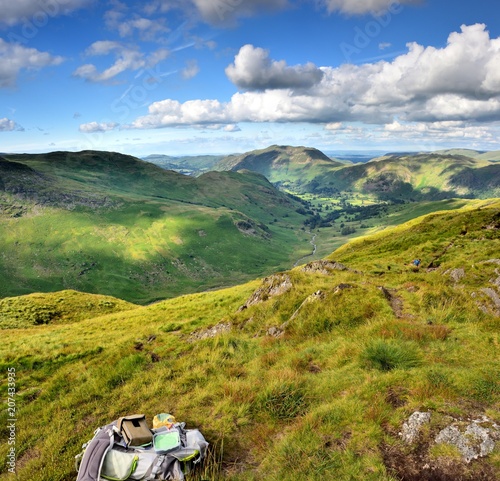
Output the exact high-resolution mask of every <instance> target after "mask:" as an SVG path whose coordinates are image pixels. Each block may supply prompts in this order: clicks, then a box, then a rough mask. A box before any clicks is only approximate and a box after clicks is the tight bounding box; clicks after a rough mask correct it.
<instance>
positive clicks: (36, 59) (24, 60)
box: [0, 38, 64, 88]
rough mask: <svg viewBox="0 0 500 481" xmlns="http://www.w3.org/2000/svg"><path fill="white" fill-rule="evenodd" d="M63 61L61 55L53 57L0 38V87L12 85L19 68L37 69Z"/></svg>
mask: <svg viewBox="0 0 500 481" xmlns="http://www.w3.org/2000/svg"><path fill="white" fill-rule="evenodd" d="M63 61H64V59H63V57H59V56H57V57H54V56H52V55H50V54H49V53H47V52H40V51H39V50H36V49H35V48H27V47H24V46H22V45H19V44H16V43H8V42H6V41H5V40H3V39H1V38H0V88H1V87H12V86H14V85H15V84H16V80H17V77H18V75H19V72H20V71H21V70H39V69H41V68H44V67H48V66H53V65H59V64H61V63H62V62H63Z"/></svg>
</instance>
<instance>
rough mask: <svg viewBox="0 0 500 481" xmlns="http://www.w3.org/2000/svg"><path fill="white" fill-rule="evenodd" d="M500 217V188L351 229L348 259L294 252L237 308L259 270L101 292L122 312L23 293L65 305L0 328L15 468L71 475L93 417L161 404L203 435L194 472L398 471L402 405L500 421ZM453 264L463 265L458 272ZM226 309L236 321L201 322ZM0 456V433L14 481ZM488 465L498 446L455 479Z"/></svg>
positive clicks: (96, 421) (323, 475)
mask: <svg viewBox="0 0 500 481" xmlns="http://www.w3.org/2000/svg"><path fill="white" fill-rule="evenodd" d="M499 215H500V204H499V201H498V200H497V201H493V200H492V201H485V202H477V203H476V204H474V205H472V206H469V207H468V208H462V209H459V210H455V211H449V212H442V213H436V214H431V215H428V216H426V217H424V218H422V219H416V220H413V221H411V222H409V223H407V224H405V225H403V226H399V227H396V228H393V229H392V230H391V231H387V232H381V233H379V234H377V235H375V236H373V237H367V238H365V239H361V240H359V241H353V242H351V243H349V244H347V245H345V246H344V247H342V248H340V249H339V250H337V251H336V252H334V253H333V254H332V258H334V259H336V260H339V261H342V262H344V263H345V264H346V265H347V266H348V267H349V268H350V269H351V270H346V271H335V272H334V273H333V274H331V275H325V274H321V273H306V272H304V271H302V270H301V267H300V266H299V267H297V268H294V269H292V270H291V271H288V272H287V274H288V276H289V277H290V280H291V283H292V288H291V289H290V290H288V291H287V292H285V293H284V294H281V295H278V296H272V295H268V296H264V298H265V299H266V300H264V301H263V302H260V303H257V304H255V305H252V306H250V307H248V308H246V309H239V307H240V306H242V305H243V304H244V303H245V301H246V300H247V299H248V298H249V297H250V295H251V294H252V293H253V292H254V291H255V290H256V289H257V288H258V287H260V286H261V281H260V280H255V281H252V282H249V283H246V284H241V285H238V286H235V287H231V288H227V289H223V290H213V291H209V292H203V293H199V294H191V295H186V296H182V297H176V298H173V299H170V300H166V301H162V302H158V303H155V304H152V305H149V306H141V307H138V306H130V305H127V304H125V303H124V304H123V305H118V303H119V301H118V300H115V301H112V300H110V299H108V301H109V302H116V307H117V308H119V310H117V311H115V312H99V307H98V306H99V301H98V300H97V298H96V297H95V296H92V295H88V294H83V293H79V294H76V293H54V294H51V295H42V294H38V295H37V296H36V298H33V297H30V296H28V297H26V298H19V299H18V300H17V301H16V302H18V305H19V306H27V305H31V304H27V303H28V302H32V304H33V305H34V304H37V305H43V306H49V307H50V306H52V305H53V302H56V300H57V299H58V296H59V298H62V299H63V300H62V301H60V302H58V303H57V305H58V306H59V309H60V311H61V312H63V311H64V312H65V313H66V314H65V315H66V316H68V317H67V318H66V320H60V321H59V320H54V321H51V322H49V323H48V324H42V325H38V326H28V324H29V323H27V324H26V325H25V327H22V328H21V327H18V328H10V329H4V330H3V331H2V341H3V342H2V345H1V346H0V365H1V368H2V371H3V372H6V370H7V369H8V368H9V367H14V368H15V370H16V390H17V396H16V406H17V408H18V412H17V419H18V421H17V424H16V427H17V434H16V454H17V467H18V473H17V474H18V478H19V479H29V480H35V481H36V480H43V481H46V480H63V481H70V480H74V479H75V477H76V474H75V472H74V471H73V458H74V456H75V455H76V454H77V453H78V452H80V450H81V445H82V443H84V442H85V441H87V440H88V439H90V438H91V436H92V433H93V431H94V429H95V428H96V427H97V426H100V425H103V424H106V423H108V422H109V421H111V420H113V419H116V418H118V417H119V416H122V415H126V414H133V413H138V412H140V413H145V414H146V415H147V419H148V421H149V422H150V423H151V420H152V418H153V416H154V415H155V414H157V413H160V412H170V413H172V414H174V415H175V417H176V419H178V420H179V421H184V422H186V423H187V427H198V428H199V429H200V430H201V431H202V432H203V434H204V435H205V436H206V438H207V439H208V441H209V442H210V443H211V447H212V450H211V452H210V459H209V463H208V464H207V465H206V466H205V467H204V469H203V471H201V472H200V473H198V475H196V476H197V477H196V476H194V477H192V479H193V480H200V479H210V480H211V481H216V480H221V481H222V480H225V481H249V480H266V481H267V480H275V481H278V480H279V481H281V480H315V479H317V480H320V479H339V480H344V479H345V480H348V479H349V480H360V481H361V480H362V481H366V480H370V481H381V480H385V481H396V480H397V479H400V475H399V474H398V473H396V472H394V471H392V470H391V469H390V468H389V463H388V461H387V459H388V458H387V453H388V452H389V453H391V452H392V453H396V452H398V453H402V454H401V455H402V456H403V457H402V458H401V459H402V461H403V462H405V461H407V462H411V459H412V458H411V453H409V452H408V451H409V448H408V447H405V446H404V445H403V444H402V441H401V440H400V438H399V437H398V435H397V433H398V431H400V430H401V426H402V424H403V422H404V421H405V420H406V419H407V418H408V416H409V415H410V414H411V413H412V412H414V411H416V410H420V411H422V410H426V411H430V412H432V413H433V415H434V416H435V418H436V421H435V423H437V424H435V425H434V424H433V425H432V426H431V428H432V429H434V428H435V427H436V426H437V425H438V424H439V423H440V422H441V420H445V419H447V418H449V417H454V418H464V419H468V418H472V419H476V418H478V417H481V416H482V415H487V416H488V417H489V418H490V419H492V420H493V421H495V422H496V423H497V424H498V423H500V386H499V384H498V372H499V369H500V365H499V362H498V359H499V356H498V354H499V352H498V350H499V346H500V344H499V343H500V338H499V335H498V321H497V319H498V315H497V314H495V311H494V304H493V301H492V300H491V299H490V298H488V296H486V295H485V294H484V292H483V291H482V289H484V288H486V287H492V288H494V285H493V284H492V283H491V280H492V279H496V277H498V274H496V270H497V269H498V265H497V264H495V263H488V262H485V261H488V260H491V259H494V258H498V252H500V237H499V234H498V232H499V229H498V224H497V223H496V222H497V220H498V217H499ZM464 226H466V229H465V230H464V229H463V227H464ZM495 226H496V227H495ZM207 235H208V234H207ZM410 254H411V256H410ZM416 254H418V255H421V257H422V258H423V259H425V260H426V261H427V262H429V260H431V259H432V260H434V261H435V262H436V263H438V262H439V265H438V266H437V267H436V268H435V269H432V270H429V271H427V269H426V268H425V267H424V268H422V269H421V270H420V271H418V272H414V271H412V270H411V269H410V268H409V267H407V266H406V265H405V262H406V261H407V260H408V258H410V259H411V258H412V257H413V255H416ZM427 255H428V257H426V256H427ZM388 265H390V266H392V268H391V269H390V270H388V269H387V266H388ZM453 268H463V269H464V272H465V275H464V277H463V278H461V279H460V280H459V281H458V282H456V281H454V280H453V279H452V278H451V277H450V275H449V273H448V271H449V269H453ZM339 286H342V288H339ZM382 286H383V287H385V289H386V290H387V291H388V292H390V293H391V295H392V302H391V300H390V299H389V298H388V297H387V295H386V294H385V293H384V291H383V290H382V289H381V287H382ZM318 292H319V293H318ZM314 293H316V295H313V294H314ZM51 296H52V297H51ZM394 299H398V300H399V301H400V303H401V304H400V307H399V311H398V310H396V309H395V307H394V306H395V303H394ZM35 301H36V302H35ZM13 306H14V304H13ZM128 307H130V309H128ZM220 323H224V324H225V325H230V326H231V328H230V330H229V331H227V330H226V331H224V332H221V333H220V334H218V335H215V336H214V337H203V336H202V334H203V333H204V332H206V330H207V329H208V328H211V327H213V326H215V325H217V324H220ZM271 328H274V329H275V330H274V331H273V330H272V329H271ZM270 329H271V330H270ZM276 329H278V332H279V331H281V334H278V335H273V333H276V332H277V331H276ZM6 380H7V378H6V376H3V377H2V381H1V385H0V393H1V396H2V398H3V399H5V396H6V389H7V381H6ZM6 416H7V414H6V411H5V410H4V411H2V413H1V417H0V433H1V436H2V438H3V439H4V438H5V436H6V435H7V431H6V429H7V428H6V426H7V421H6V420H7V417H6ZM443 422H444V421H443ZM429 435H430V434H429ZM387 446H390V450H389V451H387V449H386V448H384V447H387ZM6 453H7V445H6V444H5V443H4V444H2V445H1V446H0V479H10V477H9V475H8V474H7V472H6V464H5V463H6ZM452 454H453V453H451V451H450V450H449V449H448V450H447V449H444V448H442V449H437V448H436V449H433V450H432V452H431V453H430V456H431V458H432V460H435V459H438V460H439V459H448V458H450V456H452ZM422 455H424V454H422ZM405 456H406V457H405ZM452 457H453V456H452ZM419 459H420V458H419ZM429 459H430V458H429ZM454 459H455V458H454ZM498 462H499V451H498V447H497V448H495V451H494V452H493V453H492V455H491V456H490V457H488V458H483V459H480V460H478V461H475V462H474V463H471V465H470V466H465V467H463V469H464V470H465V469H466V470H469V471H467V472H468V473H469V474H468V477H466V478H464V479H470V480H472V479H479V478H478V476H479V472H485V473H488V472H492V471H491V470H495V469H498V467H499V464H498ZM454 463H455V465H457V466H458V467H460V461H459V460H456V459H455V461H454ZM420 468H421V464H420ZM464 472H465V471H464ZM493 472H494V471H493ZM497 472H498V471H497ZM474 476H475V477H474ZM485 479H490V478H485ZM491 479H494V478H491Z"/></svg>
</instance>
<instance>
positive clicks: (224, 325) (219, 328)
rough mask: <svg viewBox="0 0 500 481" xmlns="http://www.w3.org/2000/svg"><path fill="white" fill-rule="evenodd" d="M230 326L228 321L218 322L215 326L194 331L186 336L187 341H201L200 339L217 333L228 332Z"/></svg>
mask: <svg viewBox="0 0 500 481" xmlns="http://www.w3.org/2000/svg"><path fill="white" fill-rule="evenodd" d="M231 328H232V324H231V323H230V322H219V324H216V325H215V326H212V327H209V328H208V329H202V330H201V331H195V332H193V333H191V335H190V336H189V338H188V341H191V342H194V341H201V340H202V339H209V338H212V337H215V336H218V335H219V334H223V333H225V332H229V331H230V330H231Z"/></svg>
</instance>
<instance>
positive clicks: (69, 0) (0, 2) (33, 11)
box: [0, 0, 89, 25]
mask: <svg viewBox="0 0 500 481" xmlns="http://www.w3.org/2000/svg"><path fill="white" fill-rule="evenodd" d="M87 3H89V0H64V1H61V0H15V1H13V0H0V12H2V14H1V16H0V23H3V24H6V25H15V24H18V23H24V22H28V21H33V20H37V19H39V18H44V19H46V18H50V17H56V16H58V15H64V14H68V13H70V12H72V11H74V10H77V9H79V8H81V7H83V6H85V5H86V4H87Z"/></svg>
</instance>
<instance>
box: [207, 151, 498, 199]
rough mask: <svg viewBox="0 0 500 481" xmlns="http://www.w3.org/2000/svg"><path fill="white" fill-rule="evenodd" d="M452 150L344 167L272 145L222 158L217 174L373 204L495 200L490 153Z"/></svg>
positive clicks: (495, 177)
mask: <svg viewBox="0 0 500 481" xmlns="http://www.w3.org/2000/svg"><path fill="white" fill-rule="evenodd" d="M490 154H491V155H487V153H480V152H476V151H469V150H451V151H441V152H435V153H420V154H412V153H407V154H404V153H403V154H387V155H385V156H382V157H379V158H376V159H372V160H371V161H369V162H365V163H359V164H355V165H345V164H342V163H339V162H335V161H332V160H329V159H328V158H327V157H326V156H325V155H324V154H323V153H321V152H320V151H318V150H316V149H307V148H304V147H280V146H271V147H268V148H267V149H263V150H256V151H252V152H248V153H246V154H243V155H240V156H230V157H227V158H226V159H223V160H222V161H221V162H220V163H219V164H217V166H216V168H217V169H220V170H238V169H249V170H253V171H256V172H260V173H261V174H263V175H265V176H266V177H267V178H268V179H269V180H270V181H271V182H272V183H274V184H275V185H277V186H279V187H280V188H283V189H287V190H290V191H292V192H296V193H300V194H304V193H314V194H321V195H328V196H339V195H342V194H343V193H345V192H348V193H352V192H356V193H359V194H360V195H362V196H364V197H365V198H366V199H371V200H374V201H377V202H378V201H393V202H401V201H413V202H416V201H423V200H440V199H449V198H454V197H465V198H481V199H486V198H491V197H498V196H499V195H500V165H499V164H498V163H496V162H494V161H492V160H490V159H495V158H496V157H495V155H494V154H495V153H490Z"/></svg>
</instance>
